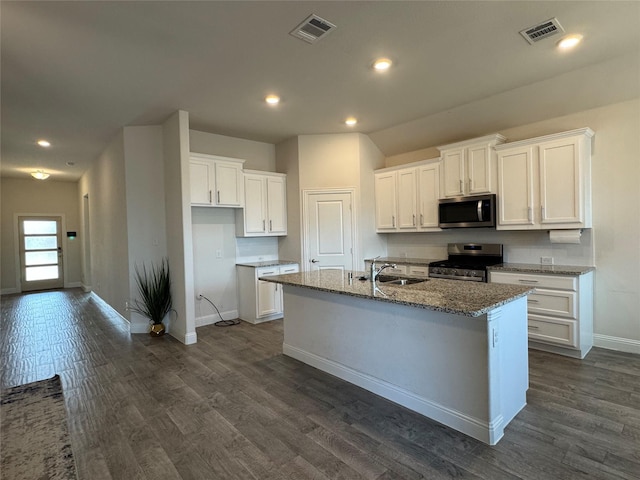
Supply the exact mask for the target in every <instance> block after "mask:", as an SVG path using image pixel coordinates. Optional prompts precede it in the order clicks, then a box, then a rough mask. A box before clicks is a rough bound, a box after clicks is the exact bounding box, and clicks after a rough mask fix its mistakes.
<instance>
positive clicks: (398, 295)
mask: <svg viewBox="0 0 640 480" xmlns="http://www.w3.org/2000/svg"><path fill="white" fill-rule="evenodd" d="M349 273H352V274H353V279H352V280H351V281H349ZM363 275H365V274H364V272H358V271H353V272H349V271H346V272H343V271H341V270H332V269H328V270H318V271H315V272H300V273H289V274H286V275H273V276H268V277H261V278H260V280H263V281H265V282H273V283H280V284H282V285H290V286H294V287H302V288H310V289H313V290H320V291H324V292H330V293H337V294H340V295H348V296H352V297H360V298H369V299H372V300H375V301H380V302H388V303H397V304H401V305H408V306H412V307H417V308H424V309H427V310H434V311H438V312H444V313H451V314H455V315H464V316H467V317H479V316H481V315H484V314H486V313H487V312H489V311H490V310H493V309H495V308H497V307H499V306H501V305H504V304H506V303H509V302H511V301H513V300H515V299H517V298H520V297H523V296H525V295H527V294H528V293H530V292H532V291H533V289H532V288H530V287H523V286H519V285H505V284H498V283H482V282H464V281H460V280H444V279H436V278H430V279H425V281H424V282H421V283H415V284H412V285H403V286H398V285H389V284H385V283H380V282H376V284H377V285H378V287H379V291H376V292H374V291H373V288H372V285H371V282H370V281H369V280H359V278H360V277H361V276H363Z"/></svg>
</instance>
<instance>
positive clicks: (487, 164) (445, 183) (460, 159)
mask: <svg viewBox="0 0 640 480" xmlns="http://www.w3.org/2000/svg"><path fill="white" fill-rule="evenodd" d="M504 141H505V137H503V136H502V135H499V134H494V135H488V136H486V137H482V138H475V139H472V140H466V141H464V142H458V143H453V144H450V145H443V146H441V147H438V150H440V153H441V157H442V175H441V193H442V196H443V197H459V196H464V195H482V194H486V193H495V191H496V186H495V185H496V180H495V177H496V154H495V148H494V147H495V145H498V144H501V143H503V142H504Z"/></svg>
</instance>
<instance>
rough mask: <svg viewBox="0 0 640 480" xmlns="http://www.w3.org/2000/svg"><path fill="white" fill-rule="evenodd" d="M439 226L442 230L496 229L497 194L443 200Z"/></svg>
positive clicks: (439, 211)
mask: <svg viewBox="0 0 640 480" xmlns="http://www.w3.org/2000/svg"><path fill="white" fill-rule="evenodd" d="M438 225H439V226H440V228H470V227H471V228H473V227H489V228H492V227H495V226H496V196H495V194H491V195H476V196H473V197H454V198H443V199H441V200H440V202H439V205H438Z"/></svg>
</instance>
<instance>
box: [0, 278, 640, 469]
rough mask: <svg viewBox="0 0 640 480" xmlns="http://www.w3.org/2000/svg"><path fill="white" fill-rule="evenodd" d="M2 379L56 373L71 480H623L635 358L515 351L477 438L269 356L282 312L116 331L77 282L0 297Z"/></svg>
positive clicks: (636, 394) (638, 408)
mask: <svg viewBox="0 0 640 480" xmlns="http://www.w3.org/2000/svg"><path fill="white" fill-rule="evenodd" d="M1 310H2V319H1V323H0V327H1V329H0V362H1V365H2V377H1V384H2V386H4V387H6V386H13V385H18V384H23V383H27V382H31V381H35V380H39V379H43V378H47V377H50V376H52V375H53V374H55V373H58V374H60V375H61V377H62V381H63V385H64V394H65V401H66V406H67V411H68V418H69V424H70V430H71V436H72V445H73V451H74V456H75V459H76V463H77V466H78V470H79V478H80V479H81V480H85V479H86V480H100V479H114V480H132V479H149V480H152V479H153V480H158V479H185V480H186V479H222V480H226V479H259V480H270V479H296V480H297V479H307V478H309V479H347V480H355V479H361V478H365V479H379V480H390V479H420V478H426V479H441V478H462V479H476V478H482V479H488V480H498V479H518V478H521V479H535V480H540V479H563V480H564V479H574V478H580V479H583V478H589V479H598V478H601V479H619V478H625V479H638V478H640V356H638V355H629V354H623V353H617V352H613V351H608V350H603V349H594V350H593V351H592V352H591V353H590V354H589V355H588V356H587V358H586V359H585V360H583V361H579V360H574V359H570V358H565V357H561V356H557V355H553V354H547V353H543V352H536V351H531V352H530V372H531V373H530V389H529V391H528V395H527V398H528V405H527V406H526V408H525V409H524V410H523V411H522V412H520V414H518V416H517V417H516V418H515V419H514V421H513V422H512V423H511V424H510V425H509V427H508V428H507V429H506V433H505V436H504V438H503V439H502V440H501V441H500V443H499V444H498V445H497V446H494V447H490V446H487V445H484V444H482V443H480V442H478V441H476V440H474V439H471V438H469V437H467V436H465V435H463V434H461V433H458V432H456V431H454V430H451V429H449V428H447V427H444V426H442V425H439V424H437V423H435V422H432V421H430V420H428V419H426V418H424V417H422V416H420V415H418V414H415V413H413V412H411V411H409V410H407V409H405V408H402V407H399V406H397V405H395V404H393V403H391V402H388V401H386V400H384V399H381V398H380V397H377V396H376V395H373V394H371V393H368V392H366V391H364V390H362V389H360V388H357V387H354V386H352V385H349V384H348V383H345V382H343V381H341V380H339V379H337V378H335V377H332V376H330V375H327V374H324V373H322V372H320V371H318V370H315V369H313V368H311V367H308V366H306V365H304V364H302V363H300V362H297V361H296V360H293V359H290V358H288V357H285V356H283V355H282V354H281V349H282V322H281V321H275V322H269V323H266V324H262V325H249V324H246V323H244V322H243V323H241V324H240V325H237V326H233V327H227V328H220V327H214V326H209V327H202V328H199V329H198V343H197V344H196V345H192V346H188V347H186V346H184V345H182V344H180V343H179V342H177V341H176V340H174V339H172V338H171V337H169V336H165V337H162V338H158V339H152V338H150V337H148V336H147V335H129V333H128V331H127V328H126V326H125V325H124V324H123V323H122V321H121V320H120V319H119V318H118V317H117V315H115V314H114V312H113V311H112V310H111V309H109V308H108V307H106V306H104V305H103V304H101V303H100V302H99V301H98V300H96V298H95V297H93V296H91V295H90V294H85V293H82V292H81V291H79V290H68V291H64V292H62V291H55V292H43V293H34V294H29V295H12V296H3V297H2V309H1Z"/></svg>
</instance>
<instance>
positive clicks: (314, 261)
mask: <svg viewBox="0 0 640 480" xmlns="http://www.w3.org/2000/svg"><path fill="white" fill-rule="evenodd" d="M311 263H320V260H316V259H315V258H312V259H311Z"/></svg>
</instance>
